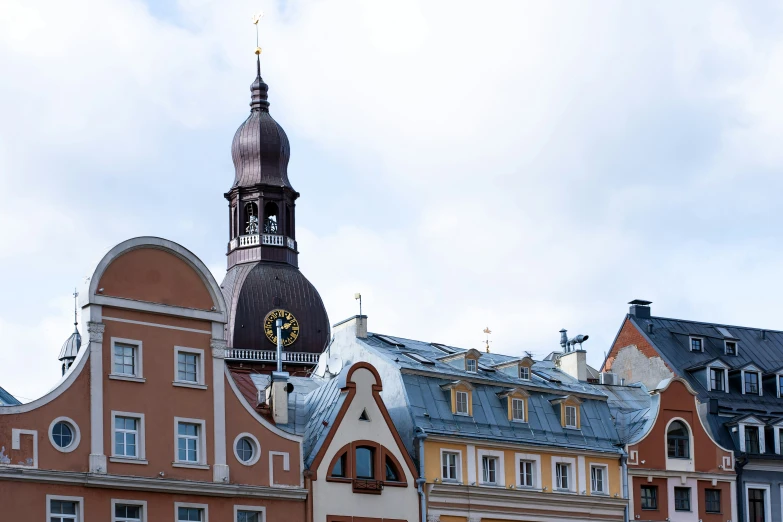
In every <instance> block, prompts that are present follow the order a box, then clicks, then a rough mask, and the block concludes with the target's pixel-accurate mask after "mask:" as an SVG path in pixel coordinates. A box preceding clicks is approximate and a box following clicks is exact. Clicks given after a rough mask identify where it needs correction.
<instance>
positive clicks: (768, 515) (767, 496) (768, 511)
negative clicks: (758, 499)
mask: <svg viewBox="0 0 783 522" xmlns="http://www.w3.org/2000/svg"><path fill="white" fill-rule="evenodd" d="M749 489H763V490H764V520H766V521H767V522H772V494H771V493H772V488H771V487H770V485H769V484H761V483H758V482H745V502H744V504H745V520H750V502H748V490H749Z"/></svg>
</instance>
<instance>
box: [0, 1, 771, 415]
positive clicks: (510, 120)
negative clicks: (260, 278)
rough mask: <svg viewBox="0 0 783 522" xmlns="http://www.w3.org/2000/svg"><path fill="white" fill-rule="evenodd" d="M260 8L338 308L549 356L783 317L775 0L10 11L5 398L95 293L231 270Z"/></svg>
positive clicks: (46, 367) (1, 214)
mask: <svg viewBox="0 0 783 522" xmlns="http://www.w3.org/2000/svg"><path fill="white" fill-rule="evenodd" d="M258 10H263V11H264V13H265V17H264V18H263V20H262V22H261V26H260V31H261V33H260V39H261V46H262V48H263V53H262V70H263V76H264V79H265V81H266V82H267V83H268V84H269V86H270V92H269V97H270V102H271V104H272V105H271V109H270V110H271V113H272V115H273V117H274V118H275V119H276V120H277V121H278V122H279V123H280V124H281V125H282V126H283V127H284V128H285V130H286V132H287V133H288V136H289V139H290V141H291V148H292V157H291V163H290V165H289V177H290V179H291V182H292V184H293V185H294V187H295V188H296V189H297V190H298V191H299V192H300V193H301V194H302V196H301V198H300V199H299V200H298V202H297V225H298V227H297V239H298V243H299V248H300V268H301V270H302V272H303V273H304V274H305V275H306V276H307V277H308V278H309V279H310V280H311V281H312V282H313V283H314V284H315V286H316V287H317V288H318V289H319V291H320V293H321V296H322V297H323V299H324V302H325V304H326V308H327V311H328V313H329V317H330V320H331V321H332V322H337V321H339V320H341V319H343V318H345V317H348V316H350V315H353V314H355V313H357V312H358V309H357V304H356V302H355V301H354V297H353V296H354V293H355V292H361V293H362V296H363V307H364V309H363V311H364V312H365V313H366V314H367V315H368V316H369V320H368V321H369V329H370V331H374V332H378V333H385V334H391V335H396V336H400V337H409V338H414V339H420V340H425V341H432V342H442V343H449V344H453V345H456V346H462V347H465V348H469V347H475V348H481V346H482V340H483V339H484V334H483V333H482V330H483V329H484V328H485V327H487V326H488V327H489V328H490V329H491V330H492V334H491V339H492V343H491V345H490V349H491V350H493V351H495V352H499V353H505V354H510V355H515V354H523V353H524V352H525V351H529V352H531V353H533V354H534V356H537V357H543V356H545V355H546V354H547V353H549V352H551V351H553V350H557V349H559V344H558V343H559V338H560V336H559V333H558V331H559V330H560V329H561V328H567V329H568V331H569V335H575V334H578V333H582V334H588V335H589V336H590V339H589V340H588V341H587V342H586V343H585V344H584V349H585V350H587V352H588V362H589V363H590V364H592V365H594V366H596V367H600V365H601V362H602V360H603V357H604V353H605V351H607V350H608V349H609V346H610V345H611V342H612V340H613V338H614V336H615V334H616V333H617V330H618V329H619V327H620V325H621V323H622V320H623V318H624V315H625V313H626V312H627V304H626V303H627V302H628V301H630V300H632V299H636V298H639V299H647V300H650V301H653V305H652V309H653V314H654V315H660V316H666V317H680V318H689V319H694V320H705V321H713V322H721V323H726V324H739V325H747V326H756V327H764V328H768V329H781V330H783V320H782V319H781V318H780V316H779V313H778V308H777V305H778V303H777V301H778V300H777V296H778V295H781V294H783V277H780V275H779V274H780V266H781V259H783V243H782V242H781V241H780V234H781V232H780V231H781V230H782V229H783V217H781V213H780V211H779V207H780V194H781V193H782V192H783V175H781V172H782V168H783V146H781V144H782V143H783V103H782V102H781V94H780V93H781V92H783V4H781V3H780V2H774V1H769V2H763V1H758V2H719V1H704V2H700V1H693V2H679V1H668V0H664V1H660V2H644V3H642V2H633V3H631V2H623V1H617V2H613V1H609V0H596V1H592V2H582V1H577V0H573V1H566V0H564V1H561V2H546V1H524V0H513V1H512V0H505V1H497V0H482V1H480V2H477V1H468V0H464V1H463V0H448V1H441V0H427V1H415V0H394V1H386V0H373V1H372V2H369V1H366V0H288V1H283V0H278V1H272V0H252V1H250V0H220V1H217V0H181V1H179V2H177V1H168V2H159V1H155V2H153V1H150V2H149V3H145V2H143V1H140V0H102V1H101V2H94V1H89V0H69V1H68V2H61V1H49V0H41V1H38V2H29V1H25V0H5V1H3V2H2V3H1V4H0V70H2V81H0V115H2V117H0V288H1V289H2V290H0V295H2V297H3V298H2V299H0V339H2V345H0V386H2V387H4V388H5V389H6V390H8V391H9V392H11V393H13V394H15V395H17V396H18V397H19V398H20V399H21V400H23V401H27V400H31V399H34V398H36V397H39V396H41V395H43V394H44V393H46V392H47V391H48V390H49V389H50V388H51V387H52V386H53V385H54V384H55V383H56V381H57V380H58V378H59V374H60V365H59V362H58V361H57V355H58V353H59V350H60V347H61V345H62V343H63V342H64V341H65V339H66V338H67V337H68V336H69V334H70V332H71V331H72V329H73V326H72V323H73V301H72V297H71V293H72V292H73V289H74V287H80V286H81V285H82V282H83V281H84V279H85V277H87V276H89V275H90V274H91V273H92V271H93V269H94V268H95V265H96V264H97V262H98V261H99V260H100V258H101V257H102V256H103V255H104V254H105V253H106V252H107V251H108V250H109V249H110V248H111V247H113V246H114V245H115V244H117V243H119V242H121V241H123V240H125V239H128V238H131V237H135V236H142V235H152V236H161V237H165V238H168V239H171V240H173V241H176V242H178V243H180V244H182V245H184V246H185V247H187V248H188V249H190V250H191V251H193V252H194V253H195V254H196V255H198V256H199V257H200V258H201V259H202V260H203V261H204V262H205V263H206V264H207V266H209V267H210V270H211V271H212V272H213V273H214V275H215V277H216V279H217V280H218V281H220V280H222V277H223V275H224V274H225V262H226V261H225V248H226V243H227V241H228V209H227V202H226V201H225V199H224V197H223V193H224V192H226V191H227V190H228V189H229V188H230V186H231V184H232V182H233V177H234V172H233V165H232V163H231V154H230V144H231V139H232V137H233V134H234V131H235V130H236V128H237V127H238V126H239V125H240V124H241V123H242V122H243V120H244V119H245V118H246V117H247V114H248V111H249V107H248V103H249V95H250V93H249V89H248V88H249V85H250V83H251V82H252V81H253V78H254V75H255V63H254V59H255V56H254V54H253V50H254V48H255V32H254V28H253V25H252V22H251V16H252V14H253V13H255V12H257V11H258Z"/></svg>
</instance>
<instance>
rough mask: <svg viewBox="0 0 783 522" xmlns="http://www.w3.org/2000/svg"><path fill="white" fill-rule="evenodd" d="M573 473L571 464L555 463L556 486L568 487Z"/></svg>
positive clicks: (559, 487) (558, 487) (560, 487)
mask: <svg viewBox="0 0 783 522" xmlns="http://www.w3.org/2000/svg"><path fill="white" fill-rule="evenodd" d="M570 475H571V465H570V464H563V463H561V462H558V463H557V464H555V488H557V489H568V487H569V484H570V483H569V480H570Z"/></svg>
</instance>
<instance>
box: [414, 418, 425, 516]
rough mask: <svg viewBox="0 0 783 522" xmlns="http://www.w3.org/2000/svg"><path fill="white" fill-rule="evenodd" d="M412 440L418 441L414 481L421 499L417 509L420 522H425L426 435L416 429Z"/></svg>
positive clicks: (421, 430) (419, 429)
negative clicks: (416, 467)
mask: <svg viewBox="0 0 783 522" xmlns="http://www.w3.org/2000/svg"><path fill="white" fill-rule="evenodd" d="M413 438H414V439H415V440H418V441H419V478H418V479H416V486H417V488H418V490H419V497H420V499H421V504H420V507H419V509H420V510H421V522H427V497H426V495H425V494H424V484H426V483H427V479H426V478H425V477H424V439H426V438H427V434H426V433H424V430H423V429H421V428H416V435H414V437H413Z"/></svg>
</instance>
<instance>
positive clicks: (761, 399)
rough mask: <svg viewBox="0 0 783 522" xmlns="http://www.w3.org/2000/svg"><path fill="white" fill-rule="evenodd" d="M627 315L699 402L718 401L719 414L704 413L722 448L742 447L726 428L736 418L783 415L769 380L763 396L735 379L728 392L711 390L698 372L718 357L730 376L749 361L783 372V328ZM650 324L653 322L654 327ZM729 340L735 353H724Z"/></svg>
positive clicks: (768, 370) (782, 405)
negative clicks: (698, 344)
mask: <svg viewBox="0 0 783 522" xmlns="http://www.w3.org/2000/svg"><path fill="white" fill-rule="evenodd" d="M627 317H628V318H629V320H630V321H631V322H632V323H633V324H634V325H635V326H636V327H637V329H638V330H639V332H640V333H641V334H642V335H643V336H645V337H646V338H647V339H648V340H649V342H650V343H651V344H652V345H654V346H655V348H656V350H657V351H658V353H659V354H660V355H661V358H662V359H663V360H664V361H665V362H666V363H667V364H669V365H670V366H671V367H672V368H675V369H676V370H677V373H678V374H680V375H681V376H682V377H684V378H685V379H686V380H687V381H688V384H690V385H691V387H693V389H694V390H696V392H697V393H698V395H699V400H700V401H702V402H705V403H706V401H707V400H709V401H717V403H718V410H719V412H720V415H715V414H710V415H705V420H706V421H707V423H708V428H709V430H710V431H711V432H712V434H713V436H715V437H716V439H717V440H718V442H719V443H720V444H721V445H723V446H724V447H735V448H736V449H737V450H739V445H738V444H737V441H736V440H734V437H732V436H731V434H730V430H729V429H728V428H727V427H726V426H725V425H726V423H730V422H731V421H732V418H734V417H737V416H739V415H744V414H754V415H756V416H758V417H760V418H761V419H763V420H765V421H766V420H769V419H773V418H777V417H780V416H783V399H779V398H777V395H776V393H775V392H774V391H773V390H772V389H771V387H770V384H771V382H770V380H769V379H768V380H767V381H766V382H764V383H763V396H759V395H744V394H742V392H741V390H739V389H737V386H736V384H735V383H733V382H730V384H729V392H728V393H725V392H720V391H708V390H707V387H706V384H705V382H706V380H703V379H701V378H699V377H698V376H697V373H698V372H699V370H700V369H702V368H704V367H705V366H706V365H707V364H708V363H710V362H713V361H715V360H716V359H720V360H721V361H723V362H724V363H725V364H727V365H729V367H730V370H729V375H730V376H732V375H734V374H736V373H738V372H739V370H740V369H741V368H743V367H745V366H747V365H748V364H754V365H756V366H758V367H759V368H760V369H761V371H762V377H764V376H769V375H772V374H774V373H775V372H776V371H780V368H781V366H783V332H780V331H776V330H766V329H762V328H748V327H744V326H732V325H724V324H716V323H705V322H699V321H687V320H683V319H670V318H666V317H650V318H649V319H644V318H638V317H636V316H634V315H628V316H627ZM648 325H652V331H650V330H649V326H648ZM726 333H728V334H729V335H728V336H726V335H725V334H726ZM690 336H697V337H701V338H702V339H704V343H703V352H693V351H691V350H690V344H689V343H690V340H689V338H690ZM726 340H729V341H736V342H737V355H726V354H725V341H726ZM762 380H763V379H762Z"/></svg>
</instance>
